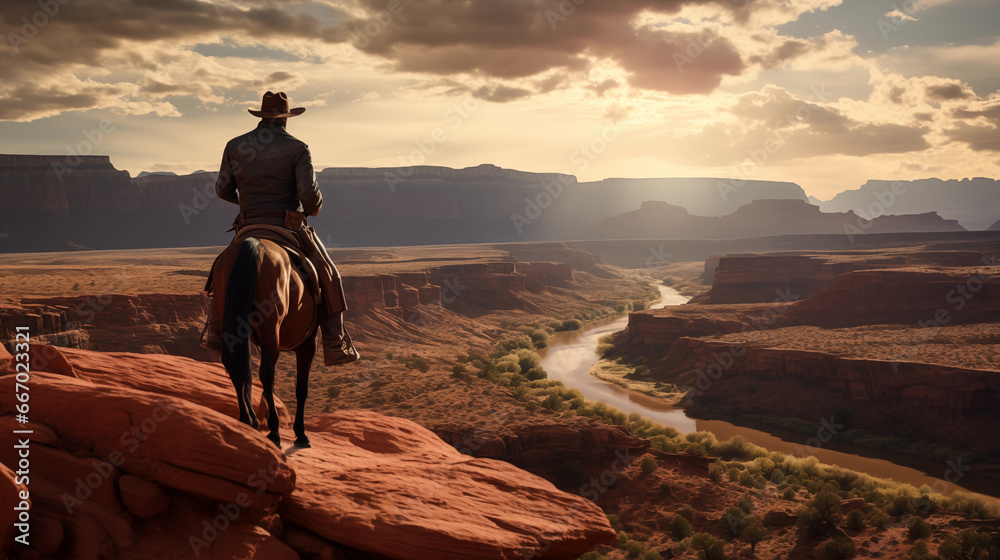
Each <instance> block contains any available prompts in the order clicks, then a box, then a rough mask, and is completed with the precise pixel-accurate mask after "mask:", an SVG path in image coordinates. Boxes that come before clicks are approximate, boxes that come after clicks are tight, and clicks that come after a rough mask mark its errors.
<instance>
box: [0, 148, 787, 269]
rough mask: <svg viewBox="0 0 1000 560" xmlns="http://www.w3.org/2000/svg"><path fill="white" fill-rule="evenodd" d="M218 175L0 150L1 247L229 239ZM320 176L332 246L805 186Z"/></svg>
mask: <svg viewBox="0 0 1000 560" xmlns="http://www.w3.org/2000/svg"><path fill="white" fill-rule="evenodd" d="M215 176H216V174H215V173H214V172H209V173H195V174H191V175H184V176H176V175H163V174H148V175H143V176H141V177H136V178H134V179H132V178H130V177H129V174H128V173H127V172H125V171H120V170H117V169H115V168H114V166H113V165H112V163H111V161H110V159H109V158H108V157H107V156H80V157H79V158H74V157H66V156H3V155H0V233H2V234H5V237H2V238H0V239H2V243H0V251H4V252H31V251H61V250H74V249H81V248H95V249H127V248H145V247H187V246H218V245H224V244H226V243H227V242H228V241H229V239H230V236H229V235H228V234H227V233H226V229H228V227H229V224H230V223H231V222H232V221H233V218H234V216H235V215H236V212H237V208H236V206H235V205H232V204H228V203H226V202H223V201H220V200H218V199H217V198H216V197H215V189H214V182H215ZM317 180H318V182H319V184H320V188H321V189H322V191H323V196H324V209H323V211H322V212H321V213H320V215H319V216H316V217H314V218H310V219H309V222H310V224H311V225H313V226H314V227H315V228H316V229H317V232H318V233H319V236H320V238H321V239H323V240H324V241H325V242H326V243H327V244H328V245H330V246H334V245H340V246H400V245H428V244H449V243H475V242H511V241H537V240H558V239H572V238H575V237H576V234H577V233H578V232H579V231H581V229H582V228H584V227H587V226H589V225H592V224H595V223H597V221H599V220H600V219H601V218H603V217H605V216H608V215H611V214H614V213H618V212H623V211H625V210H628V209H630V208H634V207H636V206H638V204H639V203H640V202H641V201H642V200H647V199H649V198H650V197H651V196H652V197H654V198H655V197H660V198H664V199H670V200H672V201H674V202H675V203H676V202H683V201H684V200H690V201H695V202H697V204H698V205H699V208H702V207H704V209H705V210H707V211H710V212H716V213H718V214H725V213H729V212H732V211H734V210H735V209H736V208H738V207H739V205H740V204H745V203H746V202H748V201H751V200H754V199H757V198H767V197H774V196H780V197H783V198H796V197H800V198H802V197H804V194H803V193H802V189H801V188H799V187H798V186H797V185H793V184H791V183H769V182H765V181H747V182H746V184H745V185H744V186H743V187H742V188H741V189H740V193H739V196H737V197H734V198H733V199H732V200H729V201H728V202H726V201H721V200H720V199H719V197H718V196H717V194H716V190H715V186H714V183H713V181H714V180H711V179H650V180H639V181H633V180H623V179H609V180H606V181H599V182H594V183H579V182H577V180H576V178H575V177H573V176H571V175H565V174H560V173H528V172H523V171H517V170H512V169H502V168H500V167H497V166H495V165H488V164H484V165H480V166H477V167H469V168H465V169H450V168H446V167H434V166H414V167H400V168H380V169H367V168H330V169H325V170H322V171H320V172H319V173H317ZM678 197H679V198H678ZM692 203H694V202H692Z"/></svg>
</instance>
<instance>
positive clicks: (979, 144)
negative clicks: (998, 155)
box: [948, 95, 1000, 152]
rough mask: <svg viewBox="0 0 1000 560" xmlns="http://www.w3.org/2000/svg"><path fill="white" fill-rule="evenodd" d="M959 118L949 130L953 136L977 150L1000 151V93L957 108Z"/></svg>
mask: <svg viewBox="0 0 1000 560" xmlns="http://www.w3.org/2000/svg"><path fill="white" fill-rule="evenodd" d="M952 115H953V116H954V117H955V118H956V119H959V120H958V121H957V122H955V123H954V125H953V126H952V127H951V128H950V129H949V130H948V134H949V136H950V137H951V138H953V139H955V140H957V141H959V142H965V143H966V144H968V145H969V148H971V149H973V150H975V151H977V152H984V151H990V152H1000V95H997V96H994V97H992V98H989V99H985V100H979V101H977V102H975V103H973V104H970V105H968V106H966V107H963V108H959V109H955V110H954V111H953V113H952Z"/></svg>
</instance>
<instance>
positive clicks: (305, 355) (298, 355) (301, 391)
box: [293, 334, 316, 447]
mask: <svg viewBox="0 0 1000 560" xmlns="http://www.w3.org/2000/svg"><path fill="white" fill-rule="evenodd" d="M315 355H316V335H315V334H314V335H313V336H312V337H310V338H309V340H307V341H306V342H303V343H302V344H301V345H300V346H299V347H298V348H296V349H295V424H294V425H293V427H294V428H295V446H296V447H312V445H311V444H310V443H309V438H308V437H307V436H306V426H305V412H306V396H307V395H308V394H309V368H310V367H312V362H313V356H315Z"/></svg>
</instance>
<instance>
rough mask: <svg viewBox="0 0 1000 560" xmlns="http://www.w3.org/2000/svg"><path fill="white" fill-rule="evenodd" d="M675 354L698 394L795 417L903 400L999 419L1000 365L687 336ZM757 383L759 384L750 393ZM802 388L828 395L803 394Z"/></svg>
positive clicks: (944, 412) (950, 415) (960, 416)
mask: <svg viewBox="0 0 1000 560" xmlns="http://www.w3.org/2000/svg"><path fill="white" fill-rule="evenodd" d="M669 356H670V359H671V361H672V362H673V363H675V364H683V367H684V368H688V371H687V373H686V375H685V376H684V377H685V378H686V379H687V380H688V381H689V382H690V383H691V386H692V387H694V389H695V391H696V393H697V398H705V399H707V400H711V401H714V402H720V401H722V402H729V403H731V404H735V405H737V406H739V407H740V408H743V409H744V410H757V411H760V409H761V408H770V409H771V410H772V411H774V412H777V413H784V414H785V415H788V413H789V412H790V411H793V410H795V409H796V408H803V409H804V410H802V413H803V414H805V415H807V417H808V415H812V416H815V417H819V415H820V414H821V412H822V411H821V410H820V409H821V408H824V404H825V403H831V402H835V403H838V404H839V402H840V401H841V400H843V401H853V402H857V401H861V402H868V403H873V404H878V405H886V404H889V405H902V406H903V407H905V408H907V409H909V410H911V411H913V413H914V414H918V415H919V414H926V413H932V414H934V415H935V416H937V417H939V418H942V419H946V420H951V421H965V420H969V419H975V418H981V417H983V416H988V417H990V418H995V417H996V415H997V411H998V410H1000V371H990V370H974V369H965V368H955V367H946V366H942V365H937V364H922V363H909V362H892V361H888V360H868V359H859V358H851V357H845V356H838V355H833V354H827V353H823V352H811V351H805V350H790V349H783V348H761V347H757V346H754V345H752V344H733V343H728V342H723V341H712V340H702V339H696V338H686V337H682V338H680V339H678V340H677V341H676V342H675V343H674V344H673V345H672V347H671V348H670V352H669ZM699 372H704V375H702V374H701V373H699ZM751 385H757V386H758V390H756V391H747V390H746V389H747V387H749V386H751ZM800 386H807V387H808V388H809V389H808V391H809V393H812V392H814V391H815V392H818V393H819V394H822V395H824V396H823V397H821V398H819V399H818V400H817V399H808V398H803V397H804V395H803V392H802V390H801V389H800ZM838 396H839V397H840V399H838V398H837V397H838ZM855 406H861V405H860V404H855Z"/></svg>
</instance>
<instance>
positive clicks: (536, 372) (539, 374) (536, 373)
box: [524, 367, 549, 381]
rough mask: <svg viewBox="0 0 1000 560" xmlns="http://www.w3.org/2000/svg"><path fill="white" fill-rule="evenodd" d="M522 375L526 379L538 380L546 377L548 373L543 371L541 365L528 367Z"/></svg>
mask: <svg viewBox="0 0 1000 560" xmlns="http://www.w3.org/2000/svg"><path fill="white" fill-rule="evenodd" d="M524 377H525V378H526V379H527V380H528V381H538V380H541V379H547V378H548V377H549V374H547V373H545V370H544V369H542V368H541V367H533V368H531V369H529V370H528V372H527V373H525V374H524Z"/></svg>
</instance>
